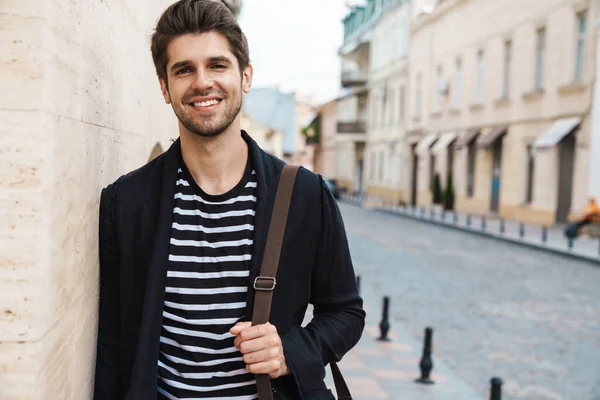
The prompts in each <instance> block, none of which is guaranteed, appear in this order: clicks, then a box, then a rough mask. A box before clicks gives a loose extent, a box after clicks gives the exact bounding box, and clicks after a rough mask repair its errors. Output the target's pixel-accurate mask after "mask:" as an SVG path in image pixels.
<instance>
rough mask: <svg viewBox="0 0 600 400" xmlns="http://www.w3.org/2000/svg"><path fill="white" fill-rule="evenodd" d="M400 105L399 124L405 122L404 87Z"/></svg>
mask: <svg viewBox="0 0 600 400" xmlns="http://www.w3.org/2000/svg"><path fill="white" fill-rule="evenodd" d="M399 92H400V100H399V101H400V104H399V105H398V106H399V107H398V111H399V112H398V123H402V121H403V120H404V86H400V90H399Z"/></svg>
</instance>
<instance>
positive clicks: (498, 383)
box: [490, 377, 502, 400]
mask: <svg viewBox="0 0 600 400" xmlns="http://www.w3.org/2000/svg"><path fill="white" fill-rule="evenodd" d="M490 383H491V384H492V388H491V390H490V400H502V379H500V378H496V377H494V378H492V379H491V380H490Z"/></svg>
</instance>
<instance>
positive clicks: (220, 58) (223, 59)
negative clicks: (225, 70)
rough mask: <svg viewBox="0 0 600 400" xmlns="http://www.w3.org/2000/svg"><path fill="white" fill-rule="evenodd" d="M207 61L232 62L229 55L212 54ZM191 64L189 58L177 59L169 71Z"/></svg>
mask: <svg viewBox="0 0 600 400" xmlns="http://www.w3.org/2000/svg"><path fill="white" fill-rule="evenodd" d="M208 62H209V63H215V62H222V63H227V64H233V62H232V61H231V59H230V58H229V57H226V56H214V57H210V58H209V59H208ZM189 64H192V62H191V61H190V60H183V61H178V62H176V63H175V64H173V66H172V67H171V72H173V71H175V70H176V69H178V68H181V67H184V66H186V65H189Z"/></svg>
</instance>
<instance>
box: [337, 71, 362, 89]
mask: <svg viewBox="0 0 600 400" xmlns="http://www.w3.org/2000/svg"><path fill="white" fill-rule="evenodd" d="M366 84H367V72H366V71H343V72H342V86H343V87H350V86H364V85H366Z"/></svg>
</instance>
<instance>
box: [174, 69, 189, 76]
mask: <svg viewBox="0 0 600 400" xmlns="http://www.w3.org/2000/svg"><path fill="white" fill-rule="evenodd" d="M188 72H190V69H189V68H181V69H180V70H177V72H176V73H175V75H182V74H186V73H188Z"/></svg>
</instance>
